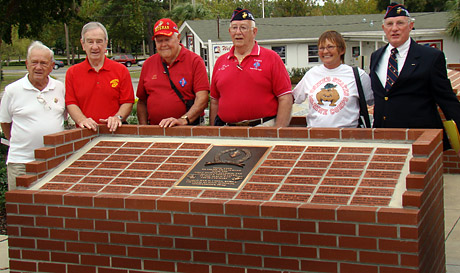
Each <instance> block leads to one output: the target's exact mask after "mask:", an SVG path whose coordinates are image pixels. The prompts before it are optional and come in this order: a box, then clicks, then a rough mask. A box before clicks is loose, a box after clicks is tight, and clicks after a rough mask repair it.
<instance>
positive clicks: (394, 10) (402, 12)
mask: <svg viewBox="0 0 460 273" xmlns="http://www.w3.org/2000/svg"><path fill="white" fill-rule="evenodd" d="M398 16H407V17H410V14H409V11H408V10H407V8H406V7H405V6H403V5H401V4H398V3H394V2H393V3H391V4H390V5H389V6H388V7H387V12H386V13H385V17H384V19H387V18H390V17H398Z"/></svg>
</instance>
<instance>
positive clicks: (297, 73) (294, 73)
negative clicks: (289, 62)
mask: <svg viewBox="0 0 460 273" xmlns="http://www.w3.org/2000/svg"><path fill="white" fill-rule="evenodd" d="M308 70H310V67H300V68H297V67H293V68H291V70H289V71H288V72H289V77H290V78H291V84H297V83H299V82H300V80H301V79H302V78H303V76H304V75H305V73H307V71H308Z"/></svg>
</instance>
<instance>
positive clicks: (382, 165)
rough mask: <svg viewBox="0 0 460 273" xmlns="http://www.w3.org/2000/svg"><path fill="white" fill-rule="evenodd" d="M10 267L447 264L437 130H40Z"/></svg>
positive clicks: (11, 220)
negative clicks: (40, 145)
mask: <svg viewBox="0 0 460 273" xmlns="http://www.w3.org/2000/svg"><path fill="white" fill-rule="evenodd" d="M45 144H46V147H44V148H41V149H37V150H36V152H35V155H36V161H34V162H32V163H29V164H27V172H28V174H27V175H25V176H22V177H20V178H18V185H20V186H23V187H24V188H23V189H21V190H16V191H11V192H8V193H7V213H8V235H9V247H10V250H9V255H10V272H12V273H15V272H70V273H72V272H79V273H80V272H89V273H96V272H97V273H140V272H200V273H202V272H203V273H205V272H209V273H219V272H225V273H233V272H236V273H256V272H268V273H281V272H334V273H349V272H353V273H356V272H366V273H373V272H375V273H390V272H391V273H402V272H404V273H406V272H407V273H415V272H425V273H436V272H440V273H442V272H446V269H445V251H444V203H443V180H442V174H443V164H442V162H443V151H442V144H441V131H440V130H409V129H318V128H292V127H289V128H250V127H238V128H235V127H233V128H229V127H199V126H198V127H174V128H167V129H163V128H160V127H158V126H135V125H128V126H123V127H122V128H120V129H119V130H118V131H117V133H110V132H108V131H107V130H106V128H104V127H99V130H98V132H91V131H88V130H82V129H74V130H69V131H65V132H62V133H58V134H54V135H49V136H45Z"/></svg>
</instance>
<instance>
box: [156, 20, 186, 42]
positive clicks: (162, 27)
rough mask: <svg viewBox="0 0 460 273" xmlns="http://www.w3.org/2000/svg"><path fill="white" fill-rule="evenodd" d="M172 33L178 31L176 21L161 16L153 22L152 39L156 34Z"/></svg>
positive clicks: (168, 34)
mask: <svg viewBox="0 0 460 273" xmlns="http://www.w3.org/2000/svg"><path fill="white" fill-rule="evenodd" d="M173 33H179V29H178V28H177V25H176V23H174V22H173V20H171V19H169V18H163V19H160V20H158V21H157V22H156V23H155V26H154V27H153V37H152V40H153V38H155V37H156V36H158V35H165V36H172V35H173Z"/></svg>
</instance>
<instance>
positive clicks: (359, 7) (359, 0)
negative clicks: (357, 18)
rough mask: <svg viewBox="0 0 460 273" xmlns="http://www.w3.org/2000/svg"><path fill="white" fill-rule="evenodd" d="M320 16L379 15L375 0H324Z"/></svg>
mask: <svg viewBox="0 0 460 273" xmlns="http://www.w3.org/2000/svg"><path fill="white" fill-rule="evenodd" d="M321 13H322V15H346V14H374V13H379V11H378V9H377V2H376V0H326V1H325V2H324V6H323V7H322V9H321Z"/></svg>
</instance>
